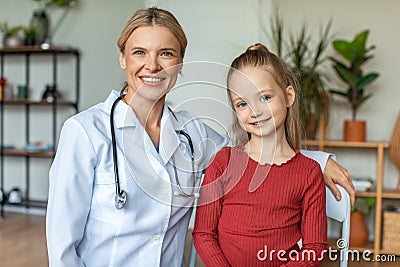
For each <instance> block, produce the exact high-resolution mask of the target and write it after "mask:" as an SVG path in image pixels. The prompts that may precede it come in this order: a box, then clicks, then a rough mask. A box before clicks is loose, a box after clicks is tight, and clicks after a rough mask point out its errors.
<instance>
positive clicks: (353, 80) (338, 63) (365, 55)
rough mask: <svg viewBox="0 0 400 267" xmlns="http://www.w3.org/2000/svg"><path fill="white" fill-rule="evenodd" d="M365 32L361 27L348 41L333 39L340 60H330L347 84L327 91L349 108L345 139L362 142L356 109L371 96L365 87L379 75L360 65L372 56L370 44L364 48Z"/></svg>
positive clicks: (365, 43)
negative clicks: (341, 88)
mask: <svg viewBox="0 0 400 267" xmlns="http://www.w3.org/2000/svg"><path fill="white" fill-rule="evenodd" d="M368 34H369V30H365V31H362V32H360V33H358V34H357V35H356V36H355V37H354V39H353V40H352V41H347V40H343V39H337V40H334V41H333V43H332V45H333V48H334V50H335V51H336V52H337V53H338V54H339V55H340V56H341V59H342V60H339V59H336V58H334V57H330V59H331V60H332V61H333V68H334V70H335V71H336V73H337V75H338V76H339V77H340V78H341V80H342V81H343V82H344V83H345V84H346V85H347V90H345V91H343V90H338V89H331V90H330V92H331V93H333V94H336V95H339V96H342V97H344V98H346V99H347V100H348V102H349V103H350V105H351V108H352V119H351V120H346V121H345V125H344V140H345V141H360V142H364V141H365V128H366V122H365V121H364V120H357V111H358V109H359V108H360V107H361V105H362V104H363V103H365V101H366V100H367V99H368V98H370V97H371V96H372V93H367V92H366V91H365V88H366V87H367V86H368V85H370V84H371V83H372V82H374V81H375V80H376V79H377V78H378V77H379V74H378V73H377V72H368V73H365V72H364V71H363V67H364V64H365V63H367V62H368V60H370V59H371V58H373V55H372V54H371V51H372V50H373V49H375V46H374V45H371V46H368V47H367V38H368Z"/></svg>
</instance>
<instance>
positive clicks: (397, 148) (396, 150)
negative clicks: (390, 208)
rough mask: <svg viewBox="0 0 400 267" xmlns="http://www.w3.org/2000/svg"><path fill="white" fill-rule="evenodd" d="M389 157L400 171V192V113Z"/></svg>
mask: <svg viewBox="0 0 400 267" xmlns="http://www.w3.org/2000/svg"><path fill="white" fill-rule="evenodd" d="M389 156H390V159H391V160H392V162H393V163H394V165H395V166H396V167H397V170H398V171H399V178H398V180H397V186H396V189H397V190H400V113H399V115H398V116H397V121H396V124H395V126H394V128H393V132H392V137H391V139H390V147H389Z"/></svg>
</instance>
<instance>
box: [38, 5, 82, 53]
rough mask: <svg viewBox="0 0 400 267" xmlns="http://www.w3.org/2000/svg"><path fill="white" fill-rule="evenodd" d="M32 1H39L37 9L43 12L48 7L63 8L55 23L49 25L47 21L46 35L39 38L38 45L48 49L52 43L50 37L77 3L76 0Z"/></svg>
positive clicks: (51, 37)
mask: <svg viewBox="0 0 400 267" xmlns="http://www.w3.org/2000/svg"><path fill="white" fill-rule="evenodd" d="M34 1H37V2H39V4H40V7H39V8H38V10H41V11H42V12H44V13H45V14H46V10H47V9H48V8H50V7H62V8H64V11H63V13H62V15H61V16H60V18H59V19H58V21H57V22H56V23H55V24H54V25H55V26H54V27H50V24H49V22H48V25H47V26H48V27H47V32H46V36H45V38H44V39H41V40H40V41H39V44H40V47H41V48H42V49H49V48H50V45H51V44H52V39H53V37H54V35H55V33H56V31H57V30H58V28H59V27H60V25H61V24H62V22H63V21H64V19H65V17H66V15H67V13H68V11H69V9H70V8H71V7H73V6H75V5H76V4H77V0H34Z"/></svg>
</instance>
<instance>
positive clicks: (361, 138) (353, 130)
mask: <svg viewBox="0 0 400 267" xmlns="http://www.w3.org/2000/svg"><path fill="white" fill-rule="evenodd" d="M366 124H367V123H366V121H345V122H344V141H348V142H365V129H366Z"/></svg>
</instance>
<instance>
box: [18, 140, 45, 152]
mask: <svg viewBox="0 0 400 267" xmlns="http://www.w3.org/2000/svg"><path fill="white" fill-rule="evenodd" d="M24 150H25V151H28V152H47V151H51V145H49V144H47V143H46V142H43V141H38V142H32V143H29V144H25V145H24Z"/></svg>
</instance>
